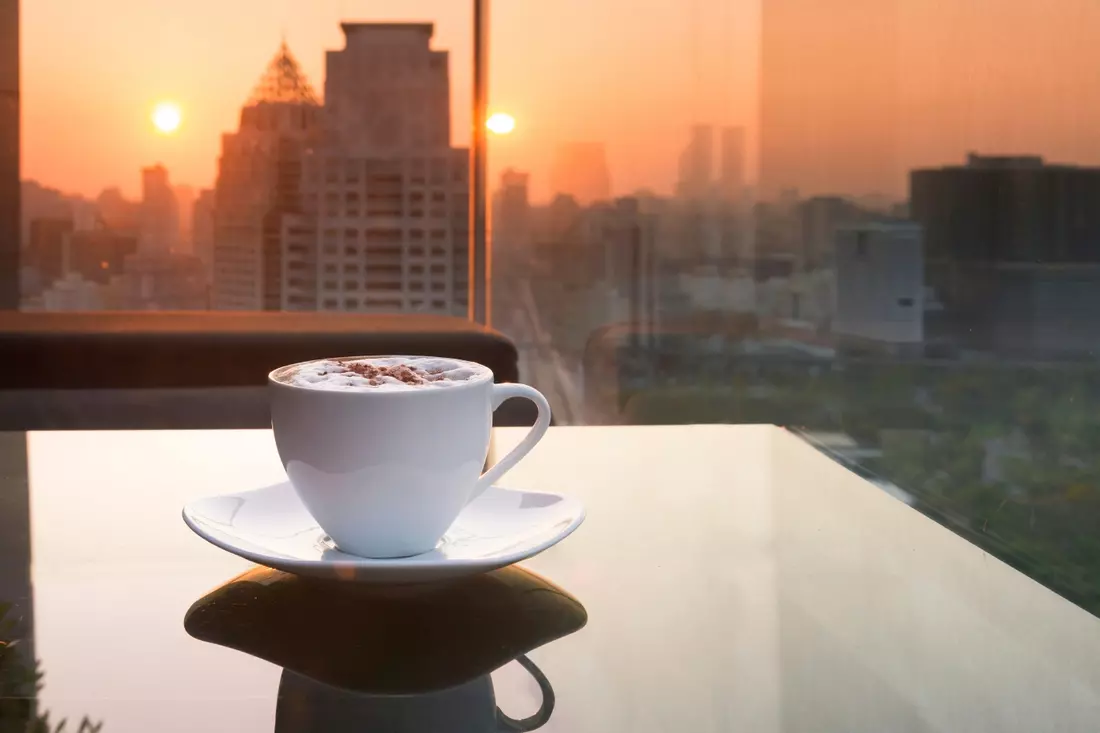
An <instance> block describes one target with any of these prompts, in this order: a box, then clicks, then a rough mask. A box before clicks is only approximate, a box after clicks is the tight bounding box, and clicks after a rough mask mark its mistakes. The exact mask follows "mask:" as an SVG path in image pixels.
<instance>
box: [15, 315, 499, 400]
mask: <svg viewBox="0 0 1100 733" xmlns="http://www.w3.org/2000/svg"><path fill="white" fill-rule="evenodd" d="M0 354H2V355H3V358H0V389H27V388H40V389H111V388H130V389H133V388H155V387H240V386H249V385H261V384H264V383H265V382H266V378H267V373H268V372H269V371H271V370H272V369H274V368H276V367H279V366H282V365H284V364H293V363H295V362H299V361H307V360H309V359H320V358H323V357H327V356H357V355H367V354H430V355H433V356H448V357H452V358H456V359H467V360H470V361H476V362H479V363H481V364H484V365H485V366H487V367H489V368H490V369H492V370H493V374H494V375H495V377H496V381H498V382H515V381H518V379H519V374H518V367H517V356H516V348H515V346H514V345H513V344H512V342H511V341H509V340H508V339H507V338H505V337H504V336H503V335H501V334H500V333H497V332H496V331H494V330H492V329H490V328H485V327H484V326H480V325H478V324H476V323H473V322H471V321H467V320H465V319H462V318H454V317H449V316H432V315H412V314H397V315H359V314H351V313H251V312H225V311H221V312H219V311H213V312H158V313H126V312H99V313H0Z"/></svg>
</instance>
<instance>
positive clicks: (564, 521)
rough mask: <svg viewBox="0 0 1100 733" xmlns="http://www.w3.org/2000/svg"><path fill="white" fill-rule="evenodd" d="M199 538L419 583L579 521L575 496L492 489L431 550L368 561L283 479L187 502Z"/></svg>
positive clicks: (315, 571) (235, 549) (324, 571)
mask: <svg viewBox="0 0 1100 733" xmlns="http://www.w3.org/2000/svg"><path fill="white" fill-rule="evenodd" d="M183 520H184V521H185V522H186V523H187V526H189V527H190V528H191V529H193V530H194V531H195V532H196V533H197V534H198V535H199V536H200V537H202V538H203V539H206V540H207V541H209V542H211V543H213V544H215V545H217V546H218V547H220V548H222V549H223V550H227V551H229V552H232V553H233V554H235V555H240V556H241V557H244V558H247V559H248V560H251V561H253V562H255V563H259V564H260V565H266V566H267V567H271V568H277V569H279V570H285V571H287V572H291V573H298V574H301V575H315V576H318V577H325V578H339V579H341V580H355V581H360V582H365V583H426V582H431V581H436V580H443V579H446V578H456V577H460V576H464V575H472V574H476V573H484V572H487V571H490V570H495V569H496V568H501V567H504V566H506V565H511V564H512V563H515V562H519V561H520V560H524V559H526V558H529V557H531V556H533V555H537V554H538V553H540V552H542V551H543V550H545V549H547V548H549V547H552V546H553V545H555V544H557V543H558V542H560V541H561V540H563V539H564V538H565V537H567V536H568V535H569V534H570V533H571V532H572V531H573V530H574V529H576V528H577V527H578V526H580V523H581V522H582V521H584V507H583V506H581V503H580V502H579V501H577V500H576V499H570V498H567V497H564V496H559V495H557V494H540V493H534V492H530V491H515V490H511V489H501V488H497V487H495V486H494V487H492V488H489V489H487V490H486V491H485V493H483V494H482V495H481V496H479V497H478V498H476V499H474V500H473V501H472V502H470V504H469V505H468V506H467V507H466V508H465V509H463V510H462V514H460V515H459V517H458V519H456V520H455V522H454V524H453V525H451V528H450V529H449V530H447V534H446V535H445V536H444V537H443V539H442V540H440V543H439V546H437V547H436V548H435V549H434V550H432V551H431V552H426V553H424V554H423V555H416V556H414V557H404V558H393V559H386V560H374V559H369V558H363V557H358V556H356V555H348V554H346V553H343V552H340V551H339V550H337V549H336V548H335V546H333V544H332V541H331V540H330V539H328V537H327V536H326V535H325V533H324V532H323V531H322V530H321V528H320V527H318V526H317V522H316V520H314V519H313V517H312V516H311V515H310V514H309V512H308V511H306V508H305V506H304V505H303V504H302V502H301V500H299V499H298V495H297V494H296V493H295V492H294V488H293V487H292V486H291V485H290V484H289V483H282V484H276V485H275V486H268V487H266V488H263V489H257V490H255V491H248V492H245V493H241V494H230V495H227V496H216V497H211V498H208V499H200V500H199V501H195V502H192V503H191V504H188V505H187V506H186V507H184V509H183Z"/></svg>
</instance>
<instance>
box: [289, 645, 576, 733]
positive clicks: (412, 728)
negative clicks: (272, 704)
mask: <svg viewBox="0 0 1100 733" xmlns="http://www.w3.org/2000/svg"><path fill="white" fill-rule="evenodd" d="M519 661H520V663H521V664H522V665H524V667H525V668H526V669H528V670H529V671H532V670H533V671H532V674H533V676H534V677H535V681H536V682H537V683H538V685H539V688H540V690H541V691H542V707H541V708H540V709H539V711H538V712H537V713H535V714H534V715H532V716H531V717H529V718H526V719H523V720H513V719H512V718H509V717H508V716H506V715H504V714H503V713H501V712H500V710H499V709H498V708H497V704H496V695H495V693H494V691H493V681H492V678H490V677H489V675H487V674H486V675H482V676H481V677H478V678H476V679H473V680H470V681H469V682H465V683H463V684H461V685H457V686H455V687H451V688H448V689H446V690H438V691H435V692H422V693H419V694H415V695H372V694H368V693H362V692H355V691H353V690H345V689H343V688H340V687H333V686H332V685H326V684H324V683H321V682H318V681H316V680H313V679H310V678H309V677H306V676H304V675H300V674H298V673H297V672H292V671H290V670H289V669H284V670H283V676H282V677H281V678H280V680H279V702H278V704H277V706H276V708H275V733H310V732H312V731H324V732H325V733H344V731H348V732H349V733H350V732H351V731H355V732H356V733H359V732H360V731H385V733H430V732H431V731H447V733H497V732H498V731H532V730H536V729H537V728H541V727H542V726H543V725H544V724H545V723H546V721H547V720H549V719H550V714H551V713H552V712H553V709H554V691H553V689H552V688H551V687H550V683H549V682H548V681H547V679H546V677H545V676H544V675H543V674H542V672H541V671H539V669H538V668H537V667H535V666H534V663H532V662H531V661H530V660H529V659H527V657H520V658H519Z"/></svg>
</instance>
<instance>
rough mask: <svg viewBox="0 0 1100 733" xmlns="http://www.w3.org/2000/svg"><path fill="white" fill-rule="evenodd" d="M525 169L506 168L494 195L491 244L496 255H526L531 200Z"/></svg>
mask: <svg viewBox="0 0 1100 733" xmlns="http://www.w3.org/2000/svg"><path fill="white" fill-rule="evenodd" d="M529 179H530V176H529V175H528V174H527V173H521V172H520V171H517V170H513V169H511V168H508V169H506V170H505V171H504V172H503V173H501V174H500V189H499V190H498V191H497V192H496V195H495V196H494V197H493V199H494V200H493V247H494V252H495V254H496V256H500V257H517V256H518V257H527V256H529V253H528V252H527V245H528V244H529V243H530V242H529V240H530V235H531V202H530V200H529V199H528V181H529Z"/></svg>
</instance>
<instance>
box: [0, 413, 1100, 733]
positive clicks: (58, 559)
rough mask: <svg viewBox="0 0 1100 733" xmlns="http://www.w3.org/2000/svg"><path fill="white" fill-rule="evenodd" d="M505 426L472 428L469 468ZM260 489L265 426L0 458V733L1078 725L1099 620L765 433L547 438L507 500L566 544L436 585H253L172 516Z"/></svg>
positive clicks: (791, 439)
mask: <svg viewBox="0 0 1100 733" xmlns="http://www.w3.org/2000/svg"><path fill="white" fill-rule="evenodd" d="M522 432H523V431H522V430H511V429H505V430H498V432H497V435H496V451H497V452H500V451H502V450H505V449H507V448H508V447H509V446H510V445H512V444H513V443H515V442H517V441H518V440H519V438H520V437H521V435H522ZM281 480H285V474H284V473H283V471H282V468H281V466H280V465H279V461H278V457H277V455H276V453H275V450H274V444H273V440H272V437H271V435H270V433H269V432H267V431H190V432H177V431H142V432H89V433H82V432H66V433H29V434H22V433H6V434H0V603H6V604H8V605H7V606H5V609H4V610H5V616H4V620H3V621H0V641H5V642H8V643H6V644H5V645H3V646H0V722H2V723H4V724H5V725H7V724H8V722H9V721H15V720H18V719H20V717H22V718H28V717H30V716H39V717H48V720H49V723H50V725H51V726H53V727H56V725H57V724H58V723H59V722H60V721H61V720H62V719H66V720H67V725H66V728H65V730H77V729H78V728H79V727H80V723H81V721H82V720H85V719H86V720H87V724H86V726H85V729H86V730H91V729H93V728H94V727H95V726H100V725H101V726H102V727H101V730H102V731H139V730H142V731H145V730H158V731H175V730H180V731H184V730H187V731H194V730H210V731H220V730H225V731H266V730H278V731H312V730H326V731H340V730H353V729H354V730H394V731H400V730H409V731H413V730H415V731H433V730H455V731H467V730H469V731H475V730H476V731H490V730H528V729H535V728H536V727H538V728H541V729H542V730H548V731H553V730H560V731H608V730H640V731H666V730H667V731H682V730H699V731H734V730H753V731H883V730H905V731H956V730H968V731H998V733H1000V732H1002V731H1035V730H1059V731H1091V730H1094V729H1095V721H1096V720H1097V719H1100V620H1098V619H1097V618H1095V617H1094V616H1092V615H1090V614H1089V613H1087V612H1086V611H1084V610H1082V609H1081V608H1079V607H1078V606H1076V605H1074V604H1073V603H1071V602H1069V601H1067V600H1065V599H1064V598H1062V597H1060V596H1058V595H1056V594H1055V593H1054V592H1052V591H1050V590H1048V589H1047V588H1045V587H1043V586H1042V585H1040V584H1039V583H1037V582H1035V581H1034V580H1032V579H1031V578H1029V577H1027V576H1025V575H1023V574H1022V573H1020V572H1019V571H1017V570H1015V569H1013V568H1011V567H1009V566H1008V565H1006V564H1004V563H1003V562H1002V561H1000V560H998V559H996V558H994V557H993V556H991V555H989V554H988V553H986V552H985V551H984V550H982V549H980V548H978V547H976V546H974V545H972V544H970V543H969V542H967V541H966V539H964V538H963V537H960V536H958V535H957V534H955V533H953V532H951V531H950V530H949V529H947V528H945V527H943V526H941V525H940V524H938V523H936V522H935V521H933V520H932V519H931V518H929V516H926V515H925V514H923V513H921V512H920V511H917V510H916V509H914V508H913V507H912V506H909V505H908V504H907V503H906V502H905V501H904V500H902V498H899V497H898V496H896V495H892V494H890V493H888V492H885V491H883V490H882V489H881V488H880V487H879V486H877V485H875V484H874V483H873V482H871V481H868V480H867V479H865V478H863V477H860V476H858V475H856V474H855V473H853V472H851V471H850V470H848V469H847V468H845V467H844V466H842V465H840V464H839V463H838V462H836V461H833V460H831V459H830V458H829V457H827V456H826V455H824V454H823V453H822V452H820V451H818V450H816V449H815V448H814V447H813V446H812V445H810V444H808V443H807V442H806V441H804V440H803V439H802V438H800V437H799V436H797V435H794V434H792V433H790V432H788V431H785V430H782V429H780V428H775V427H769V426H675V427H673V426H665V427H599V428H597V427H576V428H573V427H570V428H552V429H551V431H550V433H549V435H548V436H547V438H546V439H544V441H543V442H542V443H540V445H539V447H538V448H537V449H536V450H535V451H533V452H532V453H531V454H530V455H529V456H528V458H526V459H525V460H524V461H523V462H522V463H521V464H520V465H519V466H518V467H517V468H516V469H514V470H513V471H512V472H511V473H509V474H508V476H507V478H506V479H505V481H504V484H505V485H506V486H510V487H513V488H519V489H527V490H533V491H553V492H560V493H563V494H568V495H570V496H574V497H576V498H578V499H580V500H581V501H583V502H584V503H585V505H586V508H587V513H588V516H587V520H586V522H585V524H584V525H582V526H581V527H580V529H578V530H577V531H576V532H575V533H574V534H573V535H572V536H570V537H568V538H567V539H566V540H565V541H563V542H561V543H560V544H558V545H556V546H554V547H552V548H551V549H549V550H547V551H546V552H544V553H542V554H540V555H538V556H537V557H534V558H532V559H530V560H527V561H524V562H523V563H522V564H521V565H520V566H513V567H510V568H505V569H503V570H498V571H495V572H493V573H489V574H485V575H479V576H473V577H470V578H467V579H464V580H459V581H454V582H451V583H447V584H440V585H428V586H413V587H408V586H405V587H394V586H364V585H359V584H350V583H341V582H335V581H324V580H309V579H305V578H300V577H297V576H294V575H289V574H286V573H282V572H279V571H275V570H269V569H266V568H260V567H257V566H254V565H251V564H250V563H248V562H247V561H245V560H242V559H240V558H237V557H235V556H233V555H230V554H227V553H225V552H223V551H221V550H219V549H217V548H215V547H213V546H212V545H209V544H207V543H205V542H204V541H203V540H201V539H200V538H199V537H197V536H195V535H194V534H192V533H191V532H190V531H189V530H188V529H187V527H186V526H185V525H184V524H183V522H182V520H181V519H180V509H181V507H182V506H183V505H184V504H185V503H187V502H188V501H191V500H194V499H197V498H200V497H204V496H210V495H218V494H223V493H232V492H239V491H242V490H247V489H250V488H257V487H261V486H267V485H270V484H273V483H276V482H279V481H281ZM12 641H17V643H15V644H14V645H13V644H11V643H10V642H12ZM32 659H37V660H38V663H39V672H40V673H41V675H42V677H41V680H40V682H39V684H40V685H41V690H40V691H39V692H38V694H37V696H36V699H35V700H33V701H32V700H30V699H28V697H34V696H33V695H31V696H28V694H27V693H28V690H32V689H33V687H34V685H33V682H30V680H29V678H28V677H27V674H28V673H29V671H30V669H31V665H30V660H32ZM28 685H29V686H28ZM0 728H2V729H4V730H7V728H4V727H3V725H0ZM15 729H17V730H21V728H15ZM52 729H53V728H52V727H51V730H52Z"/></svg>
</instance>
